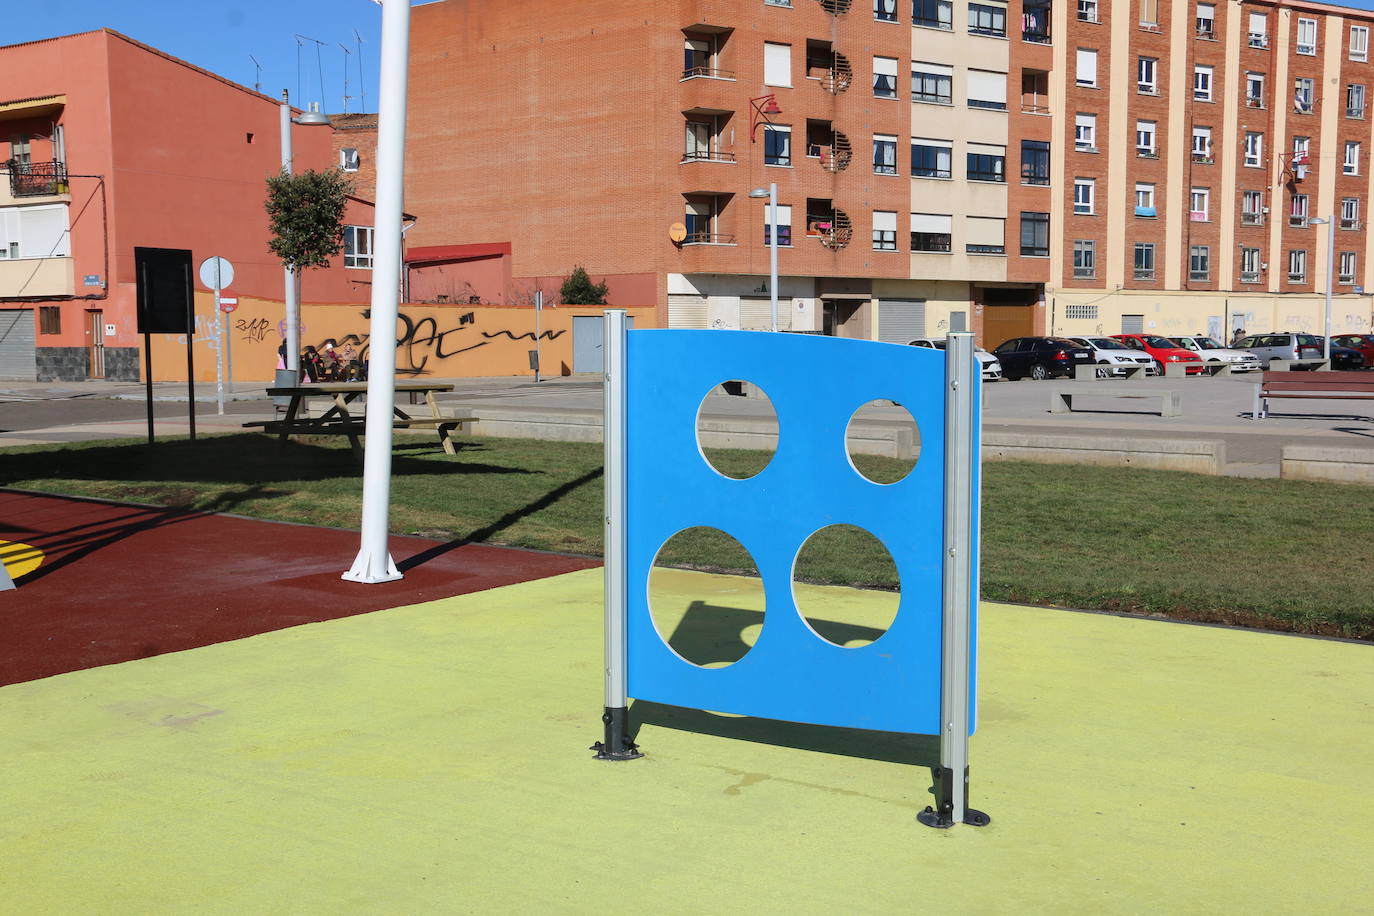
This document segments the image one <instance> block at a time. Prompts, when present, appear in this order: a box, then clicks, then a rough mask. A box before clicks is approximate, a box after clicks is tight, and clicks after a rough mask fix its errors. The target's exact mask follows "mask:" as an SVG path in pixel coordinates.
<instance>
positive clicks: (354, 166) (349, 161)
mask: <svg viewBox="0 0 1374 916" xmlns="http://www.w3.org/2000/svg"><path fill="white" fill-rule="evenodd" d="M360 161H361V157H359V155H358V151H357V150H356V149H354V148H353V147H351V146H345V147H344V148H343V149H341V150H339V171H341V172H356V171H358V165H359V163H360Z"/></svg>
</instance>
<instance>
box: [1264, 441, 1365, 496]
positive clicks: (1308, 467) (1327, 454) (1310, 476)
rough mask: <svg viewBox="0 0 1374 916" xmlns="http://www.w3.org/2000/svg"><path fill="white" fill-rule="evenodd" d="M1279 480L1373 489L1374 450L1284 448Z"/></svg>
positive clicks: (1293, 446) (1297, 446)
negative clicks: (1343, 484) (1325, 481)
mask: <svg viewBox="0 0 1374 916" xmlns="http://www.w3.org/2000/svg"><path fill="white" fill-rule="evenodd" d="M1279 476H1280V477H1283V478H1285V479H1288V480H1334V481H1339V482H1341V483H1362V484H1367V485H1370V486H1374V449H1366V448H1313V447H1312V446H1310V445H1285V446H1284V447H1283V460H1282V462H1281V463H1280V465H1279Z"/></svg>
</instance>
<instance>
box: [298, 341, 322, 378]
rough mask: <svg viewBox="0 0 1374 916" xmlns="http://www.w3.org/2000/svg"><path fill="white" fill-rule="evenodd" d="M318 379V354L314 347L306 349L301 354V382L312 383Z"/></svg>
mask: <svg viewBox="0 0 1374 916" xmlns="http://www.w3.org/2000/svg"><path fill="white" fill-rule="evenodd" d="M319 379H320V354H319V352H318V351H316V350H315V348H314V347H306V348H305V352H304V353H302V354H301V381H302V382H314V381H316V380H319Z"/></svg>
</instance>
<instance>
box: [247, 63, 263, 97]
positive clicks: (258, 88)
mask: <svg viewBox="0 0 1374 916" xmlns="http://www.w3.org/2000/svg"><path fill="white" fill-rule="evenodd" d="M248 59H249V60H251V61H252V62H253V66H254V67H256V68H257V69H256V70H254V71H253V91H254V92H262V64H260V63H258V59H257V58H256V57H254V56H253V55H251V54H249V55H248Z"/></svg>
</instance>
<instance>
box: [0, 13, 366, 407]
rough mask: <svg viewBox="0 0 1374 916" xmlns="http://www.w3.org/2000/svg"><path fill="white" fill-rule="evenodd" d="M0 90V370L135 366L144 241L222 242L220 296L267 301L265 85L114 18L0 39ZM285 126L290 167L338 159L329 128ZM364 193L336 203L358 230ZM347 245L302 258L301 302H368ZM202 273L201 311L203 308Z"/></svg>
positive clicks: (205, 312)
mask: <svg viewBox="0 0 1374 916" xmlns="http://www.w3.org/2000/svg"><path fill="white" fill-rule="evenodd" d="M0 96H2V97H0V157H2V158H0V162H3V163H4V164H3V165H0V378H20V379H24V378H27V379H30V380H32V379H35V378H37V379H40V380H52V379H59V380H76V379H85V378H101V377H103V378H110V379H120V380H137V379H139V378H141V374H142V369H141V367H142V357H141V338H140V336H139V335H138V334H137V324H136V317H135V278H134V248H135V247H138V246H150V247H165V248H189V249H191V251H192V252H193V257H194V259H195V261H196V263H199V262H200V261H202V260H204V259H205V258H207V257H211V256H215V255H218V256H220V257H224V258H227V259H228V260H229V261H230V262H231V263H232V264H233V266H234V268H235V280H234V283H233V285H232V287H231V288H230V289H229V290H228V291H227V295H237V296H241V297H257V298H259V299H265V300H275V302H276V303H277V304H278V306H279V304H280V302H281V300H282V295H283V293H282V268H281V264H280V262H279V261H278V260H277V259H276V258H275V257H274V256H273V255H272V253H271V252H270V251H269V250H268V247H267V240H268V229H267V216H266V213H265V212H264V209H263V200H264V197H265V188H264V180H265V179H266V178H267V177H268V176H270V175H272V174H274V173H276V172H277V171H278V170H279V169H280V168H281V145H280V127H279V103H278V101H277V100H276V99H273V98H270V97H268V96H266V95H262V94H260V93H257V92H254V91H252V90H250V89H247V88H245V87H243V86H240V85H238V84H236V83H233V82H231V81H229V80H226V79H224V78H222V77H219V76H216V75H215V74H213V73H210V72H208V71H205V70H201V69H199V68H197V67H195V66H193V65H191V64H188V63H186V62H185V61H182V60H178V59H176V58H174V57H171V56H170V55H167V54H164V53H162V52H160V51H157V50H156V49H154V48H150V47H148V46H147V45H143V44H140V43H138V42H137V41H134V40H132V39H130V38H127V37H125V36H123V35H120V34H119V33H117V32H113V31H110V30H108V29H107V30H101V31H94V32H85V33H82V34H78V35H68V36H65V37H61V38H53V39H48V40H44V41H35V42H29V43H26V44H20V45H11V46H9V47H3V48H0ZM292 138H293V146H294V160H295V166H296V169H297V170H298V171H299V170H302V169H305V168H315V169H324V168H329V167H331V166H334V165H335V164H336V161H337V159H338V156H339V154H338V152H337V151H336V146H335V144H334V140H333V136H332V131H330V130H328V129H324V128H309V127H302V126H295V127H293V129H292ZM371 210H372V208H371V204H369V203H367V202H366V201H362V200H359V201H354V202H353V203H352V204H351V209H350V213H349V216H348V222H349V223H350V224H354V225H356V226H357V227H359V231H360V232H361V233H362V234H363V245H364V247H365V245H366V242H367V240H368V239H369V238H370V236H368V233H370V232H371V229H370V228H368V227H370V226H371V224H372V221H373V220H372V212H371ZM348 260H349V265H348V266H345V263H344V262H345V258H344V257H342V256H341V257H340V258H339V259H337V260H336V262H335V264H334V265H333V266H331V267H330V268H329V269H327V270H312V271H307V272H305V274H304V276H303V279H302V297H303V301H305V302H313V303H333V304H348V303H360V304H361V303H365V302H367V301H368V299H369V297H370V284H371V279H372V271H371V269H370V263H371V262H370V257H368V256H367V252H366V251H364V252H362V253H357V252H355V253H354V256H352V257H350V258H349V259H348ZM196 288H197V290H198V291H200V292H201V293H202V294H201V295H198V296H197V323H198V325H200V324H202V323H208V322H212V321H213V320H214V316H213V304H212V303H211V302H210V297H209V296H208V295H205V294H203V289H202V287H201V286H200V284H199V282H197V283H196ZM275 314H276V315H278V316H280V314H281V313H280V311H276V312H275ZM263 323H264V324H265V322H263ZM231 328H232V324H231ZM284 330H285V328H284V325H283V324H282V323H281V321H280V320H277V321H275V323H274V324H272V326H270V327H268V328H260V327H255V328H254V330H253V336H254V337H255V340H253V343H255V344H256V345H257V346H259V347H265V348H268V349H270V351H271V352H275V350H276V347H277V344H278V342H279V341H280V340H281V339H282V333H283V332H284ZM259 331H261V332H262V333H258V332H259ZM195 338H196V341H197V343H201V342H204V343H206V348H205V349H206V350H207V351H208V349H209V340H208V337H207V335H205V333H204V332H203V329H202V328H200V327H198V329H197V333H196V335H195ZM245 346H247V345H245ZM170 349H171V348H168V347H159V346H156V345H155V346H154V352H155V353H157V352H158V351H159V350H162V351H167V350H170ZM245 356H246V354H245ZM213 359H214V357H213V354H207V356H200V355H198V356H197V362H198V363H199V364H200V365H201V367H210V366H212V365H213ZM171 365H176V362H175V361H173V363H172V364H171ZM181 365H182V366H183V367H184V359H183V360H182V362H181ZM268 365H270V363H269V364H268ZM181 371H182V374H183V377H184V368H183V369H182V370H181ZM202 372H208V373H209V377H213V368H203V369H202V370H200V371H198V373H197V374H198V375H200V374H202ZM155 377H156V378H159V379H161V378H175V377H176V376H175V375H162V374H159V373H158V372H156V371H155Z"/></svg>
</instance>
